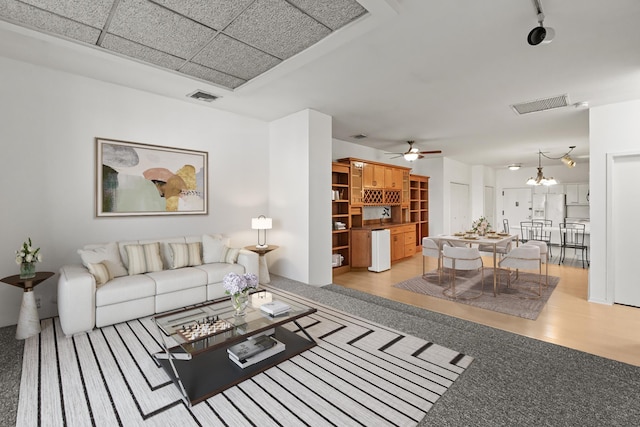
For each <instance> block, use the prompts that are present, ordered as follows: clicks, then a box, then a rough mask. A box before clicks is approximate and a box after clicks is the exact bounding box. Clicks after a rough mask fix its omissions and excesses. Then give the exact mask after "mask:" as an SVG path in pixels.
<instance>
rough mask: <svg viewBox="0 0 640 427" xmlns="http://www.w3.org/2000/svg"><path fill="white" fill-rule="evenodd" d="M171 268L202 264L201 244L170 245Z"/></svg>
mask: <svg viewBox="0 0 640 427" xmlns="http://www.w3.org/2000/svg"><path fill="white" fill-rule="evenodd" d="M169 247H170V248H171V266H170V268H172V269H176V268H182V267H192V266H194V265H201V264H202V256H201V255H200V243H198V242H193V243H170V244H169Z"/></svg>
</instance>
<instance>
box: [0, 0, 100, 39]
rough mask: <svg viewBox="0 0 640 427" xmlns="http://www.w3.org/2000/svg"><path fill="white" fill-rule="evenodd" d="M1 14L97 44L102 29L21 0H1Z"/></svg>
mask: <svg viewBox="0 0 640 427" xmlns="http://www.w3.org/2000/svg"><path fill="white" fill-rule="evenodd" d="M0 16H3V17H5V18H7V19H9V20H11V21H16V22H19V23H21V24H23V25H26V26H29V27H32V28H34V29H37V30H40V31H46V32H50V33H52V34H57V35H61V36H65V37H69V38H70V39H74V40H79V41H81V42H85V43H90V44H96V41H98V37H99V36H100V30H98V29H96V28H92V27H90V26H88V25H84V24H80V23H78V22H75V21H71V20H69V19H65V18H62V17H60V16H58V15H54V14H52V13H50V12H46V11H44V10H41V9H38V8H35V7H33V6H30V5H27V4H24V3H22V2H19V1H10V0H9V1H7V0H2V1H0Z"/></svg>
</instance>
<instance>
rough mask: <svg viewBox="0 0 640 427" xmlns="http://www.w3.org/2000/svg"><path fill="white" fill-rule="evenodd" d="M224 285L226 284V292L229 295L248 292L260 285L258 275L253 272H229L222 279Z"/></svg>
mask: <svg viewBox="0 0 640 427" xmlns="http://www.w3.org/2000/svg"><path fill="white" fill-rule="evenodd" d="M222 285H223V286H224V289H225V293H226V294H229V295H238V294H242V293H247V292H249V291H250V290H251V289H256V288H257V287H258V276H256V275H255V274H253V273H246V274H242V275H240V274H237V273H227V275H226V276H224V279H222Z"/></svg>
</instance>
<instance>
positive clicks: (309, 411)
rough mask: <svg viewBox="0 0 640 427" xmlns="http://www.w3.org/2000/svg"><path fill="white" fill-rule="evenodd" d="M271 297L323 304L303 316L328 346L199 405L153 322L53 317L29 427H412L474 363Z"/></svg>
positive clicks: (32, 378)
mask: <svg viewBox="0 0 640 427" xmlns="http://www.w3.org/2000/svg"><path fill="white" fill-rule="evenodd" d="M269 290H270V291H271V292H273V293H274V294H281V295H286V296H287V297H288V298H293V299H297V300H299V301H300V302H301V303H303V304H306V305H310V306H314V307H316V308H317V309H318V311H317V312H316V313H314V314H313V315H311V316H308V317H306V318H302V319H300V321H299V322H300V323H301V324H302V326H304V327H305V328H306V330H307V331H308V332H309V333H310V335H311V336H313V337H314V339H316V340H317V342H318V345H317V346H316V347H314V348H312V349H311V350H308V351H306V352H304V353H302V354H300V355H298V356H295V357H294V358H292V359H290V360H288V361H286V362H283V363H281V364H279V365H277V366H275V367H273V368H271V369H269V370H267V371H264V372H263V373H261V374H258V375H256V376H254V377H253V378H251V379H249V380H246V381H244V382H242V383H240V384H238V385H237V386H234V387H232V388H229V389H227V390H226V391H224V392H222V393H219V394H217V395H215V396H213V397H211V398H209V399H207V400H206V401H203V402H201V403H199V404H197V405H194V406H188V405H186V404H185V403H184V402H183V400H182V399H181V395H180V393H179V391H178V388H177V387H176V386H175V385H174V383H173V382H171V380H170V379H169V377H168V375H167V374H166V373H165V371H164V370H163V369H162V368H161V367H159V366H158V365H157V364H156V362H155V361H154V359H153V357H152V354H154V353H156V352H158V351H160V350H161V348H160V344H159V337H158V332H157V330H156V328H155V325H154V324H153V323H152V321H151V319H150V318H143V319H138V320H135V321H130V322H126V323H121V324H118V325H114V326H109V327H104V328H101V329H95V330H93V331H92V332H91V333H89V334H80V335H78V336H75V337H73V338H67V337H65V336H64V334H63V333H62V331H61V329H60V324H59V321H58V318H53V319H45V320H43V321H42V333H41V334H40V335H36V336H34V337H31V338H29V339H27V340H26V341H25V350H24V360H23V370H22V381H21V386H20V401H19V404H18V414H17V426H29V427H31V426H40V425H68V426H90V425H96V426H114V425H124V426H135V425H144V426H147V425H154V426H155V425H158V426H192V425H193V426H225V425H226V426H244V425H255V426H261V427H262V426H279V425H280V426H297V425H308V426H314V427H315V426H324V425H336V426H350V425H353V426H412V425H416V424H417V423H418V422H419V421H420V420H421V419H422V418H424V417H425V415H426V414H427V412H428V411H429V409H430V408H431V407H432V406H433V404H434V403H435V402H436V401H437V400H438V398H439V397H440V396H441V395H442V394H443V393H444V392H445V391H446V390H447V389H448V388H449V387H450V386H451V384H453V382H454V381H455V380H456V379H457V378H458V377H459V376H460V375H461V374H462V373H463V372H464V370H465V369H466V368H467V367H468V366H469V364H470V363H471V362H472V360H473V359H472V357H470V356H467V355H464V354H460V353H458V352H456V351H453V350H450V349H447V348H444V347H442V346H439V345H438V344H435V343H431V342H426V341H424V340H421V339H418V338H415V337H412V336H409V335H406V334H403V333H401V332H398V331H395V330H392V329H389V328H387V327H385V326H382V325H379V324H375V323H372V322H369V321H367V320H364V319H362V318H359V317H354V316H352V315H349V314H346V313H344V312H341V311H337V310H334V309H332V308H330V307H328V306H323V305H320V304H318V303H316V302H314V301H311V300H306V299H304V298H301V297H299V296H296V295H293V294H290V293H287V292H284V291H280V290H276V289H271V288H270V289H269ZM294 328H295V325H293V324H291V330H292V331H294V330H295V329H294ZM230 363H231V362H230ZM219 369H224V367H219ZM215 371H216V367H215V366H212V367H211V371H209V372H203V375H215Z"/></svg>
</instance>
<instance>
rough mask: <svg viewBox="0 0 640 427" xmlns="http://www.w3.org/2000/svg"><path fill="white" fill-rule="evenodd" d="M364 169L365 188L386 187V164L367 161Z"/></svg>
mask: <svg viewBox="0 0 640 427" xmlns="http://www.w3.org/2000/svg"><path fill="white" fill-rule="evenodd" d="M363 169H364V170H363V186H364V188H380V189H382V188H384V176H385V167H384V166H382V165H378V164H376V163H365V164H364V168H363Z"/></svg>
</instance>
